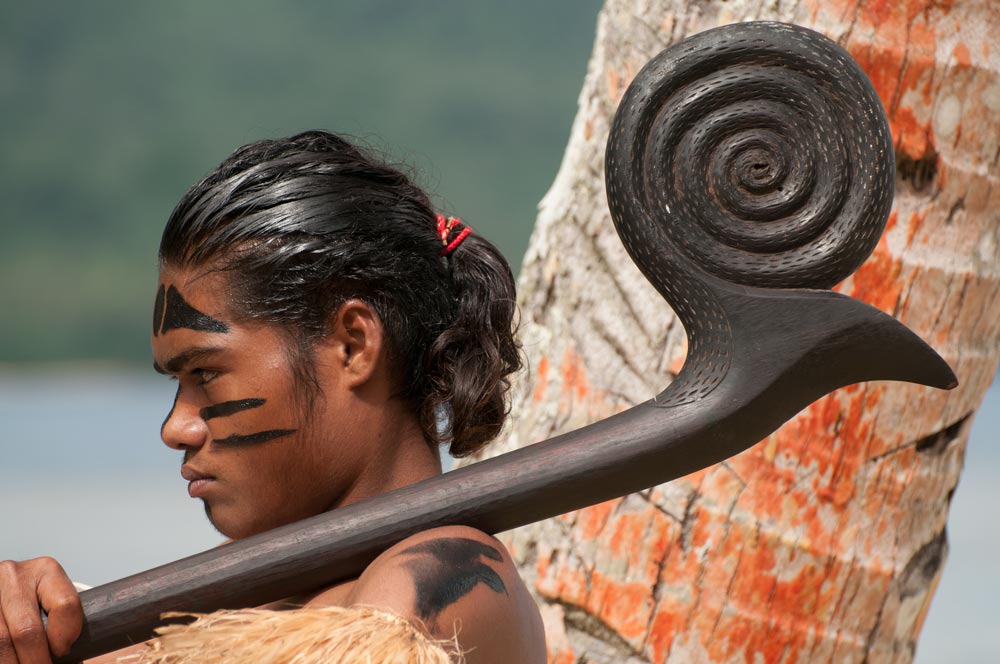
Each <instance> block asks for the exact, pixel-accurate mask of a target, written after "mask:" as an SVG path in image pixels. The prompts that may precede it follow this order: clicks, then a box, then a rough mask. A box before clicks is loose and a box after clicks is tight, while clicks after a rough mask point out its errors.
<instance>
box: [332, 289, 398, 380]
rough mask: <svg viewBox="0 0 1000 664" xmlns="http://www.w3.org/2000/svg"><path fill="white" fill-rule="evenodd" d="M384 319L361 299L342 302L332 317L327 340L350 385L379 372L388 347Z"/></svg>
mask: <svg viewBox="0 0 1000 664" xmlns="http://www.w3.org/2000/svg"><path fill="white" fill-rule="evenodd" d="M384 341H385V336H384V331H383V328H382V321H381V320H380V319H379V317H378V315H377V314H376V313H375V310H374V309H372V308H371V306H370V305H369V304H368V303H367V302H364V301H362V300H359V299H350V300H347V301H346V302H344V303H343V304H341V305H340V308H339V309H337V313H336V314H335V315H334V316H333V318H332V319H331V321H330V334H329V335H328V336H327V339H326V343H327V346H328V350H329V351H331V352H332V355H333V360H334V362H336V364H337V366H338V368H339V369H340V370H341V376H342V377H343V380H344V384H345V386H346V387H349V388H353V387H360V386H362V385H364V384H365V383H368V382H369V381H371V380H372V378H373V377H374V376H375V372H376V369H377V368H378V364H379V360H380V359H381V357H382V349H383V347H384Z"/></svg>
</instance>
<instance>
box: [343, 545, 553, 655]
mask: <svg viewBox="0 0 1000 664" xmlns="http://www.w3.org/2000/svg"><path fill="white" fill-rule="evenodd" d="M347 600H348V601H347V603H348V604H354V605H366V606H374V607H377V608H383V609H387V610H390V611H393V612H394V613H397V614H399V615H401V616H403V617H405V618H409V619H411V620H413V621H414V622H417V623H419V624H422V625H423V626H424V627H425V629H426V630H427V631H428V632H429V633H430V634H431V635H432V636H434V637H435V638H440V639H451V638H453V637H455V636H456V635H457V637H458V642H459V646H460V647H461V648H462V650H463V651H464V652H465V656H466V661H467V662H468V664H477V663H485V662H511V661H518V662H525V663H526V664H531V663H533V662H544V661H545V636H544V631H543V629H542V622H541V618H540V616H539V613H538V607H537V606H536V605H535V602H534V600H533V599H532V598H531V595H530V594H529V593H528V590H527V588H526V587H525V585H524V582H523V581H522V580H521V577H520V575H519V574H518V572H517V568H516V567H515V566H514V561H513V560H512V559H511V557H510V554H509V553H508V552H507V550H506V548H505V547H504V546H503V544H502V543H501V542H500V541H499V540H497V539H496V538H494V537H491V536H490V535H487V534H486V533H484V532H482V531H479V530H476V529H474V528H468V527H465V526H445V527H441V528H434V529H431V530H427V531H424V532H421V533H418V534H416V535H413V536H411V537H408V538H407V539H405V540H403V541H402V542H400V543H399V544H397V545H395V546H393V547H392V548H390V549H388V550H387V551H385V552H384V553H383V554H382V555H380V556H379V557H378V558H377V559H375V561H374V562H372V564H371V565H369V566H368V568H367V569H366V570H365V572H364V573H363V574H362V575H361V577H359V578H358V581H357V583H355V584H354V585H353V587H352V589H351V592H350V595H349V596H348V598H347Z"/></svg>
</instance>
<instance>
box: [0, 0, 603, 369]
mask: <svg viewBox="0 0 1000 664" xmlns="http://www.w3.org/2000/svg"><path fill="white" fill-rule="evenodd" d="M599 6H600V2H599V1H598V0H555V1H549V2H544V3H530V2H523V1H522V2H509V1H508V2H504V1H502V0H487V1H477V2H464V1H461V0H441V1H435V2H387V1H384V0H369V1H366V2H321V1H309V0H299V1H297V2H292V3H282V2H265V1H262V0H252V1H249V2H241V3H214V2H194V1H191V0H181V1H178V2H169V3H154V2H109V1H98V2H86V3H77V2H54V3H4V5H3V7H2V8H0V284H2V285H0V321H2V324H0V362H15V363H25V362H39V361H58V360H67V359H78V358H86V359H107V360H113V361H121V362H128V363H136V362H140V363H142V364H145V363H146V362H147V361H148V358H149V350H148V346H149V342H148V330H147V328H148V322H149V321H148V319H149V316H150V314H149V312H150V308H151V306H152V305H151V302H152V292H153V288H154V285H155V284H154V281H155V274H156V247H157V244H158V242H159V234H160V232H161V230H162V227H163V224H164V222H165V221H166V218H167V216H168V215H169V213H170V210H171V209H172V207H173V205H174V204H175V203H176V201H177V199H178V198H179V197H180V195H181V194H182V193H183V192H184V190H186V189H187V188H188V187H189V186H190V185H191V184H193V183H194V182H195V181H196V180H197V179H199V178H200V177H201V176H202V175H203V174H204V173H206V172H207V171H208V170H209V169H211V168H212V167H214V166H215V165H216V164H217V163H218V162H220V161H221V160H222V159H223V158H224V157H225V156H226V155H227V154H228V153H229V152H230V151H232V150H233V149H235V148H236V147H238V146H239V145H242V144H243V143H246V142H248V141H251V140H255V139H258V138H265V137H274V136H281V135H288V134H291V133H294V132H296V131H299V130H303V129H309V128H325V129H330V130H333V131H338V132H346V133H349V134H351V135H353V136H356V137H360V138H362V139H364V140H365V141H367V142H368V143H370V144H372V145H374V146H375V147H378V148H380V149H382V150H384V151H387V152H388V153H389V154H390V155H392V156H393V157H394V158H396V159H399V160H402V161H405V162H408V163H410V164H412V165H413V166H414V167H415V168H416V170H417V172H418V174H419V180H420V181H421V182H422V183H423V184H424V185H425V186H426V187H427V188H428V189H429V190H430V191H431V192H432V193H433V194H435V195H436V199H437V201H438V202H439V203H440V204H441V205H442V206H443V208H444V209H445V210H447V211H449V212H451V213H453V214H456V215H459V216H462V217H463V218H465V219H466V220H467V221H468V222H469V223H470V224H471V225H472V226H473V227H475V228H476V229H477V230H479V231H481V232H482V233H484V234H485V235H487V236H488V237H490V238H491V239H493V240H494V241H495V242H496V243H497V244H498V245H499V246H500V248H501V250H502V251H503V252H504V253H505V254H506V255H507V256H508V258H509V259H510V261H511V264H512V267H513V268H514V269H515V271H516V270H517V268H518V265H519V263H520V259H521V255H522V254H523V253H524V249H525V247H526V246H527V241H528V236H529V233H530V230H531V227H532V225H533V223H534V218H535V206H536V204H537V202H538V200H539V199H540V198H541V196H542V194H543V193H544V192H545V190H546V189H547V188H548V186H549V184H550V182H551V181H552V178H553V176H554V175H555V172H556V169H557V167H558V164H559V160H560V158H561V156H562V150H563V148H564V147H565V143H566V139H567V137H568V135H569V127H570V123H571V122H572V119H573V115H574V113H575V110H576V97H577V94H578V92H579V90H580V87H581V84H582V81H583V75H584V72H585V69H586V63H587V58H588V56H589V53H590V48H591V44H592V41H593V34H594V25H595V21H596V16H597V11H598V9H599Z"/></svg>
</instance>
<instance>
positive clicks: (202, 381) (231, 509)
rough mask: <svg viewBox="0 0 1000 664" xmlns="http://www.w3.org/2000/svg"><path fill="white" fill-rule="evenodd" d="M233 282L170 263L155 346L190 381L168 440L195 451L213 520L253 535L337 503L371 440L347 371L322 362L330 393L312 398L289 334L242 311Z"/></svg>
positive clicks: (228, 530) (187, 467) (192, 463)
mask: <svg viewBox="0 0 1000 664" xmlns="http://www.w3.org/2000/svg"><path fill="white" fill-rule="evenodd" d="M228 280H229V276H228V275H226V274H224V273H219V272H199V271H193V270H177V269H164V270H163V271H162V272H161V274H160V283H159V285H158V287H157V295H156V301H155V305H154V320H153V335H152V348H153V356H154V367H155V368H156V370H157V371H159V372H161V373H165V374H168V375H170V376H171V378H172V379H174V380H176V381H177V382H178V386H177V395H176V397H175V400H174V404H173V407H172V408H171V410H170V413H169V414H168V415H167V417H166V419H165V420H164V422H163V426H162V428H161V437H162V439H163V442H164V443H165V444H166V445H167V446H168V447H171V448H173V449H176V450H178V451H181V452H183V454H184V465H183V467H182V471H181V472H182V475H183V476H184V478H185V479H187V480H188V481H189V487H188V491H189V493H190V495H191V496H192V497H194V498H200V499H201V500H202V501H204V504H205V511H206V513H207V514H208V517H209V519H210V520H211V522H212V524H213V525H214V526H215V527H216V528H217V529H218V530H219V531H220V532H221V533H222V534H224V535H226V536H228V537H230V538H242V537H246V536H248V535H252V534H255V533H258V532H262V531H264V530H268V529H271V528H274V527H277V526H279V525H283V524H285V523H290V522H292V521H296V520H299V519H302V518H305V517H307V516H312V515H314V514H318V513H320V512H323V511H326V510H327V509H330V508H331V507H333V506H334V505H335V504H336V503H337V501H338V498H339V496H340V495H341V494H342V493H343V492H344V491H345V487H348V486H349V485H350V482H351V480H352V478H354V477H357V476H358V474H359V473H360V470H361V464H362V460H363V456H364V450H363V449H361V448H362V447H363V446H359V445H351V444H350V439H351V436H350V433H351V431H352V430H353V427H352V426H351V417H350V413H348V412H345V411H346V410H348V409H347V407H346V402H344V401H343V400H341V399H339V398H338V397H339V396H340V395H341V394H342V390H339V389H337V387H338V386H337V384H336V383H337V372H336V371H332V370H330V371H320V372H319V373H320V374H321V381H320V383H321V384H320V387H321V394H320V395H319V397H317V398H316V399H311V400H307V399H305V398H304V397H303V396H302V394H301V389H300V387H299V385H298V384H297V383H296V381H295V372H294V371H293V370H294V368H295V367H294V365H293V364H292V362H293V360H292V358H293V357H295V355H294V354H293V353H291V352H289V348H288V344H289V340H288V335H286V334H283V331H282V329H281V328H279V327H277V326H275V325H270V324H263V323H257V322H246V321H237V320H235V319H234V316H233V315H232V314H231V313H230V307H229V306H228V301H229V300H228V297H229V293H230V289H229V287H228V285H229V281H228ZM320 369H322V367H320ZM321 432H322V433H321Z"/></svg>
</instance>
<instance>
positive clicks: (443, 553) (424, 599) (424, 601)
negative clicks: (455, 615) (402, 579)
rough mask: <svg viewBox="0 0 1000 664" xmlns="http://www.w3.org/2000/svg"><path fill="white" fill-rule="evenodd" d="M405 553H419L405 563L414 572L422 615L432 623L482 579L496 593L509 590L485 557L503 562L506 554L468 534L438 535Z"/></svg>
mask: <svg viewBox="0 0 1000 664" xmlns="http://www.w3.org/2000/svg"><path fill="white" fill-rule="evenodd" d="M401 555H412V556H415V557H414V558H413V559H412V560H407V561H405V562H404V565H406V567H407V568H408V569H409V570H410V572H411V573H412V574H413V582H414V585H415V586H416V591H417V599H416V604H417V606H416V609H417V612H418V615H420V617H421V618H423V619H424V620H425V621H426V622H428V623H429V624H430V623H433V622H434V621H435V620H436V619H437V617H438V616H439V615H440V614H441V612H442V611H444V610H445V609H446V608H448V607H449V606H451V605H452V604H454V603H455V602H457V601H458V600H459V599H461V598H462V597H464V596H466V595H468V594H469V593H470V592H472V591H473V589H475V588H476V586H478V585H479V584H481V583H482V584H484V585H486V587H488V588H489V589H490V590H492V591H493V592H495V593H504V594H507V586H505V585H504V582H503V579H501V578H500V575H499V574H498V573H497V572H496V570H494V569H493V568H492V567H490V566H488V565H487V564H486V563H484V562H483V561H482V558H483V557H485V558H488V559H490V560H494V561H496V562H502V561H503V556H502V555H500V552H499V551H497V550H496V549H495V548H493V547H492V546H489V545H487V544H483V543H482V542H477V541H476V540H472V539H467V538H464V537H450V538H447V539H437V540H431V541H429V542H423V543H421V544H417V545H415V546H411V547H410V548H408V549H406V550H405V551H403V552H402V554H401Z"/></svg>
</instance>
